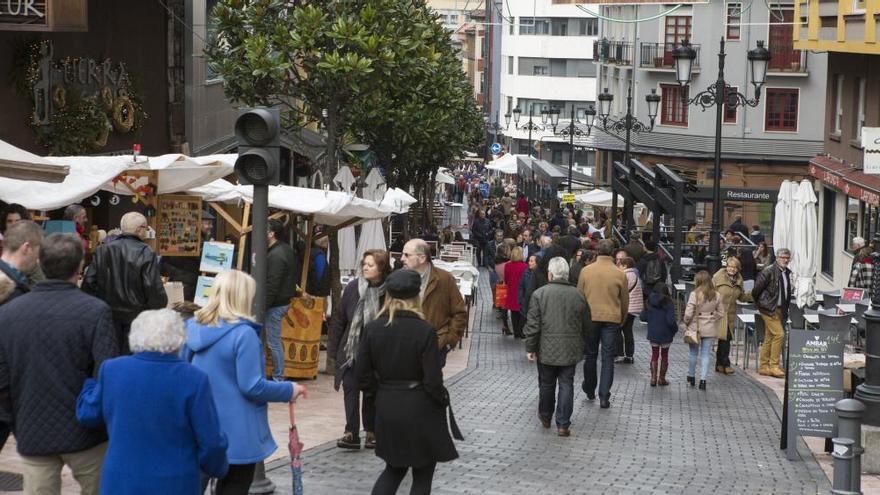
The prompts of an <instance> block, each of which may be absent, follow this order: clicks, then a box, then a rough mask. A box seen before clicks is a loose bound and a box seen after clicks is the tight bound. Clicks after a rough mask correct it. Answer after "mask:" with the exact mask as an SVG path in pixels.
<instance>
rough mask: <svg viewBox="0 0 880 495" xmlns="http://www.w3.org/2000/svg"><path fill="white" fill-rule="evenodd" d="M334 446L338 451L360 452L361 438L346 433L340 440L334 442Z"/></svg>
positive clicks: (348, 432)
mask: <svg viewBox="0 0 880 495" xmlns="http://www.w3.org/2000/svg"><path fill="white" fill-rule="evenodd" d="M336 446H337V447H339V448H340V449H349V450H360V448H361V438H360V437H359V436H357V435H355V434H354V433H352V432H350V431H347V432H345V434H344V435H342V438H340V439H339V440H337V441H336Z"/></svg>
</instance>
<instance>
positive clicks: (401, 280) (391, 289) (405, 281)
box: [385, 269, 422, 299]
mask: <svg viewBox="0 0 880 495" xmlns="http://www.w3.org/2000/svg"><path fill="white" fill-rule="evenodd" d="M421 289H422V277H421V276H420V275H419V274H418V272H416V271H415V270H408V269H404V270H397V271H396V272H394V273H392V274H391V275H389V276H388V280H386V281H385V290H386V291H387V292H388V294H389V295H391V297H393V298H395V299H412V298H414V297H416V296H418V295H419V292H420V291H421Z"/></svg>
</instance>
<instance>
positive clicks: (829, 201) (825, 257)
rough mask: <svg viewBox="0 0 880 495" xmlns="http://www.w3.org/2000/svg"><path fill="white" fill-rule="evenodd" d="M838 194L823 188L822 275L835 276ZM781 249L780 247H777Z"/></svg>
mask: <svg viewBox="0 0 880 495" xmlns="http://www.w3.org/2000/svg"><path fill="white" fill-rule="evenodd" d="M836 201H837V194H835V193H834V191H832V190H831V189H828V188H827V187H825V188H822V273H824V274H825V275H828V276H829V277H833V276H834V230H835V229H834V209H835V208H834V207H835V202H836ZM776 247H780V246H776Z"/></svg>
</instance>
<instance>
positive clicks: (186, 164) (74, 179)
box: [0, 154, 237, 210]
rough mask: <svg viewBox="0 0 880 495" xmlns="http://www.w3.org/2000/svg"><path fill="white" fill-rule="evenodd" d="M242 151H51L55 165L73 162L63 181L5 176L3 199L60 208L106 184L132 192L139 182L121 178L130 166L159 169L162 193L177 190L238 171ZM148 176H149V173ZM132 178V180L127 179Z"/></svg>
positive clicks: (121, 191) (0, 186)
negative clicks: (120, 153)
mask: <svg viewBox="0 0 880 495" xmlns="http://www.w3.org/2000/svg"><path fill="white" fill-rule="evenodd" d="M236 156H237V155H234V154H233V155H210V156H201V157H188V156H185V155H175V154H172V155H162V156H157V157H152V158H150V157H144V156H141V157H138V161H135V160H134V157H133V156H131V155H124V156H62V157H52V156H50V157H46V158H45V160H47V161H49V162H50V163H53V164H55V165H62V164H63V165H67V166H68V167H69V173H68V174H67V176H66V177H65V178H64V181H63V182H57V183H50V182H37V181H24V180H18V179H10V178H2V177H0V200H2V201H5V202H7V203H18V204H21V205H23V206H24V207H25V208H28V209H30V210H54V209H56V208H63V207H65V206H67V205H70V204H73V203H79V202H80V201H82V200H84V199H85V198H88V197H89V196H91V195H93V194H95V193H96V192H98V191H100V190H104V191H109V192H112V193H115V194H122V195H129V196H130V195H132V194H133V193H132V188H134V189H136V188H137V186H138V182H137V181H136V180H135V181H134V182H129V183H128V186H126V185H125V184H123V183H122V181H121V180H118V178H119V177H120V175H123V174H126V173H128V172H157V173H158V182H159V190H158V194H171V193H176V192H180V191H185V190H187V189H190V188H193V187H199V186H203V185H205V184H209V183H211V182H213V181H215V180H217V179H219V178H221V177H225V176H227V175H229V174H231V173H232V171H233V166H234V163H235V158H236ZM143 180H144V182H146V179H143ZM126 182H128V181H126Z"/></svg>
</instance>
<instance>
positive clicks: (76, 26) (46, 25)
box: [0, 0, 88, 31]
mask: <svg viewBox="0 0 880 495" xmlns="http://www.w3.org/2000/svg"><path fill="white" fill-rule="evenodd" d="M86 2H87V0H0V31H85V30H87V29H88V18H87V9H86V7H87V3H86Z"/></svg>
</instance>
